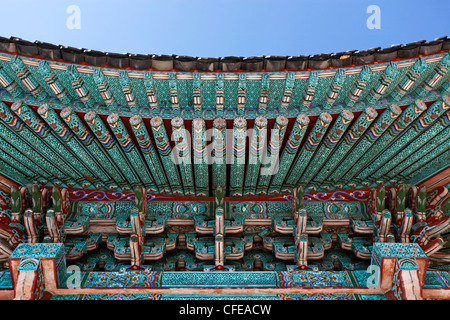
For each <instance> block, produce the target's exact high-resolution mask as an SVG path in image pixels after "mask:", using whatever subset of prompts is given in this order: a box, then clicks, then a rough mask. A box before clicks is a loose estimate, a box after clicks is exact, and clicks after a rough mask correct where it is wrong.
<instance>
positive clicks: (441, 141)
mask: <svg viewBox="0 0 450 320" xmlns="http://www.w3.org/2000/svg"><path fill="white" fill-rule="evenodd" d="M439 121H441V122H446V124H447V128H445V129H444V130H442V131H441V132H440V133H439V134H437V135H436V136H435V137H434V138H433V139H431V140H430V141H429V142H427V143H425V144H424V145H423V146H422V147H421V148H420V149H418V150H417V151H416V152H414V153H413V154H411V155H410V156H409V157H407V158H406V159H405V158H404V159H402V161H401V162H400V163H399V164H398V165H397V166H395V167H393V168H392V170H390V171H389V172H388V173H387V174H385V177H386V179H394V178H395V177H397V176H401V177H403V174H402V171H407V170H409V169H411V170H414V169H413V168H414V167H415V166H417V165H419V163H421V162H422V160H424V163H426V161H428V159H433V158H434V156H436V155H437V154H440V153H441V152H442V151H443V150H445V149H448V148H450V145H449V144H448V141H449V139H450V127H448V122H450V117H449V116H448V112H447V115H446V116H445V117H441V119H440V120H439ZM424 155H425V156H424ZM422 165H423V164H422Z"/></svg>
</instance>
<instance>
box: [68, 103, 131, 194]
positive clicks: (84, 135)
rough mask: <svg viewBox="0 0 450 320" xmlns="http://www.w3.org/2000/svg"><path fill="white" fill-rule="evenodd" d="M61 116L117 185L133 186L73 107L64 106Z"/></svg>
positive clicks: (112, 187) (111, 186)
mask: <svg viewBox="0 0 450 320" xmlns="http://www.w3.org/2000/svg"><path fill="white" fill-rule="evenodd" d="M60 117H61V118H62V119H63V121H64V122H65V123H66V124H67V126H68V127H69V128H70V129H71V130H72V132H73V133H74V134H75V135H76V136H77V137H78V139H79V141H80V142H81V143H82V144H83V145H84V146H85V147H86V148H87V149H88V150H89V152H90V153H91V154H92V155H93V156H94V157H95V158H96V159H97V160H98V161H99V163H101V165H102V166H103V167H104V168H105V170H106V171H107V172H108V174H110V175H111V176H112V178H113V179H114V180H115V182H116V183H117V185H118V186H121V187H128V188H131V185H130V184H128V182H127V181H126V179H125V177H124V175H123V174H122V172H121V171H120V169H119V168H117V167H116V165H115V161H113V160H112V158H110V156H109V153H107V152H106V151H105V149H104V148H103V147H102V145H101V143H100V142H99V141H98V140H97V139H96V138H95V135H94V134H93V133H92V132H91V131H90V130H89V128H88V127H86V125H85V124H84V123H83V122H82V121H81V119H80V118H79V117H78V115H77V114H76V113H75V111H74V110H73V108H70V107H67V108H64V109H63V110H62V111H61V113H60ZM109 188H110V189H115V188H117V186H114V185H113V184H112V185H110V186H109Z"/></svg>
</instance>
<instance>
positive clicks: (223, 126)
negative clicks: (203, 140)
mask: <svg viewBox="0 0 450 320" xmlns="http://www.w3.org/2000/svg"><path fill="white" fill-rule="evenodd" d="M212 148H213V150H212V153H211V154H212V161H213V164H212V185H213V190H216V189H217V187H218V186H222V187H224V188H225V186H226V183H227V164H226V161H227V123H226V121H225V119H224V118H216V119H214V121H213V133H212Z"/></svg>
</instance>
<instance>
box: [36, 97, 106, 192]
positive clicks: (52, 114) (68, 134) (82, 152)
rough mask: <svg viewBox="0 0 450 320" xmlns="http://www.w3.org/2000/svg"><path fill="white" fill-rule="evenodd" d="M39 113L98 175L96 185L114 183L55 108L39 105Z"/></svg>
mask: <svg viewBox="0 0 450 320" xmlns="http://www.w3.org/2000/svg"><path fill="white" fill-rule="evenodd" d="M38 114H39V115H40V116H41V118H42V119H44V121H45V122H47V124H48V126H49V127H50V128H52V129H53V131H54V132H55V133H56V134H57V135H58V136H59V137H60V138H61V140H62V141H63V142H64V143H65V144H66V145H67V146H68V147H69V148H70V149H71V150H72V151H73V152H74V153H76V154H77V155H78V156H79V157H80V158H81V160H82V161H83V162H84V163H85V164H86V166H88V167H89V168H91V169H92V171H93V172H94V173H95V175H97V176H98V178H99V180H100V181H99V182H98V184H97V185H96V186H95V187H96V188H100V187H102V186H104V185H107V186H108V185H110V184H112V183H113V180H112V178H111V177H110V176H109V175H108V173H107V172H106V171H105V170H103V167H102V166H100V165H99V164H98V163H97V161H96V160H95V159H94V158H92V155H91V154H90V153H89V152H88V151H87V150H86V149H85V147H84V145H83V144H82V143H81V142H80V140H78V139H77V138H76V136H75V135H74V134H73V132H72V130H71V129H70V128H69V127H68V126H67V125H66V124H65V122H64V121H63V120H62V119H61V118H60V116H59V115H58V114H57V113H56V111H55V110H54V109H52V108H51V107H50V106H49V105H47V104H45V105H42V106H41V107H39V109H38Z"/></svg>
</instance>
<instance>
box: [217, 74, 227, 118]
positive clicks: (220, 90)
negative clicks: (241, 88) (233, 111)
mask: <svg viewBox="0 0 450 320" xmlns="http://www.w3.org/2000/svg"><path fill="white" fill-rule="evenodd" d="M224 102H225V83H224V75H223V74H222V73H219V74H217V79H216V114H217V115H218V116H221V115H223V106H224Z"/></svg>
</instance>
